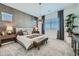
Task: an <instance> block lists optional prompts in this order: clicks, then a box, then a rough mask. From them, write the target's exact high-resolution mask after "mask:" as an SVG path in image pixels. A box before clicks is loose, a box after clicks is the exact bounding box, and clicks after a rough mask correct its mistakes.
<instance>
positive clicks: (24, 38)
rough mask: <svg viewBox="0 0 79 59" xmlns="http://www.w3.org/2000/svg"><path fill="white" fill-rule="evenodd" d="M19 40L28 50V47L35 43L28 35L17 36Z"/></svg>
mask: <svg viewBox="0 0 79 59" xmlns="http://www.w3.org/2000/svg"><path fill="white" fill-rule="evenodd" d="M17 40H18V41H19V42H21V43H22V44H23V45H24V47H25V48H26V49H28V47H29V46H30V45H31V44H32V43H33V41H32V40H30V39H29V38H27V36H26V35H23V36H17Z"/></svg>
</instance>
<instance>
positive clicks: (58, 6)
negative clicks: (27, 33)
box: [4, 3, 74, 17]
mask: <svg viewBox="0 0 79 59" xmlns="http://www.w3.org/2000/svg"><path fill="white" fill-rule="evenodd" d="M4 4H5V5H7V6H10V7H12V8H15V9H18V10H20V11H22V12H25V13H27V14H30V15H32V16H36V17H39V16H43V15H47V14H49V13H51V12H55V11H59V10H62V9H65V8H67V7H69V6H73V5H74V3H4Z"/></svg>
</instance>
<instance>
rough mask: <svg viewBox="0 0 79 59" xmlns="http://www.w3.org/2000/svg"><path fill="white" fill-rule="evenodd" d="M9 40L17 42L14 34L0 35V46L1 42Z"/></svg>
mask: <svg viewBox="0 0 79 59" xmlns="http://www.w3.org/2000/svg"><path fill="white" fill-rule="evenodd" d="M10 41H15V42H17V39H16V34H11V35H4V36H0V47H1V45H2V44H3V43H6V42H10Z"/></svg>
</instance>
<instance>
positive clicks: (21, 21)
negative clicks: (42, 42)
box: [0, 4, 34, 28]
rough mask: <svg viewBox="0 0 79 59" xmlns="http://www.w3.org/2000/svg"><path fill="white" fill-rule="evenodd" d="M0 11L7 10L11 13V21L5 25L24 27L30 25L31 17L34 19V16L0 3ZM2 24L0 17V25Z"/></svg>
mask: <svg viewBox="0 0 79 59" xmlns="http://www.w3.org/2000/svg"><path fill="white" fill-rule="evenodd" d="M0 12H7V13H10V14H12V15H13V21H12V23H6V25H12V26H15V27H26V28H30V27H32V19H34V17H33V16H31V15H28V14H25V13H23V12H21V11H19V10H16V9H13V8H10V7H8V6H5V5H2V4H0ZM3 24H4V25H5V23H2V22H1V19H0V25H1V26H2V25H3Z"/></svg>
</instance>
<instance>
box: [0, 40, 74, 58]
mask: <svg viewBox="0 0 79 59" xmlns="http://www.w3.org/2000/svg"><path fill="white" fill-rule="evenodd" d="M73 55H74V52H73V50H72V48H71V47H70V46H69V45H68V44H67V43H65V42H64V41H60V40H56V39H55V40H54V39H49V40H48V43H47V44H45V45H42V46H41V48H40V50H37V49H35V48H34V49H31V50H29V51H27V50H25V48H24V47H23V46H21V45H20V44H18V43H14V42H11V43H9V44H5V45H3V46H2V47H0V56H73Z"/></svg>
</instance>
